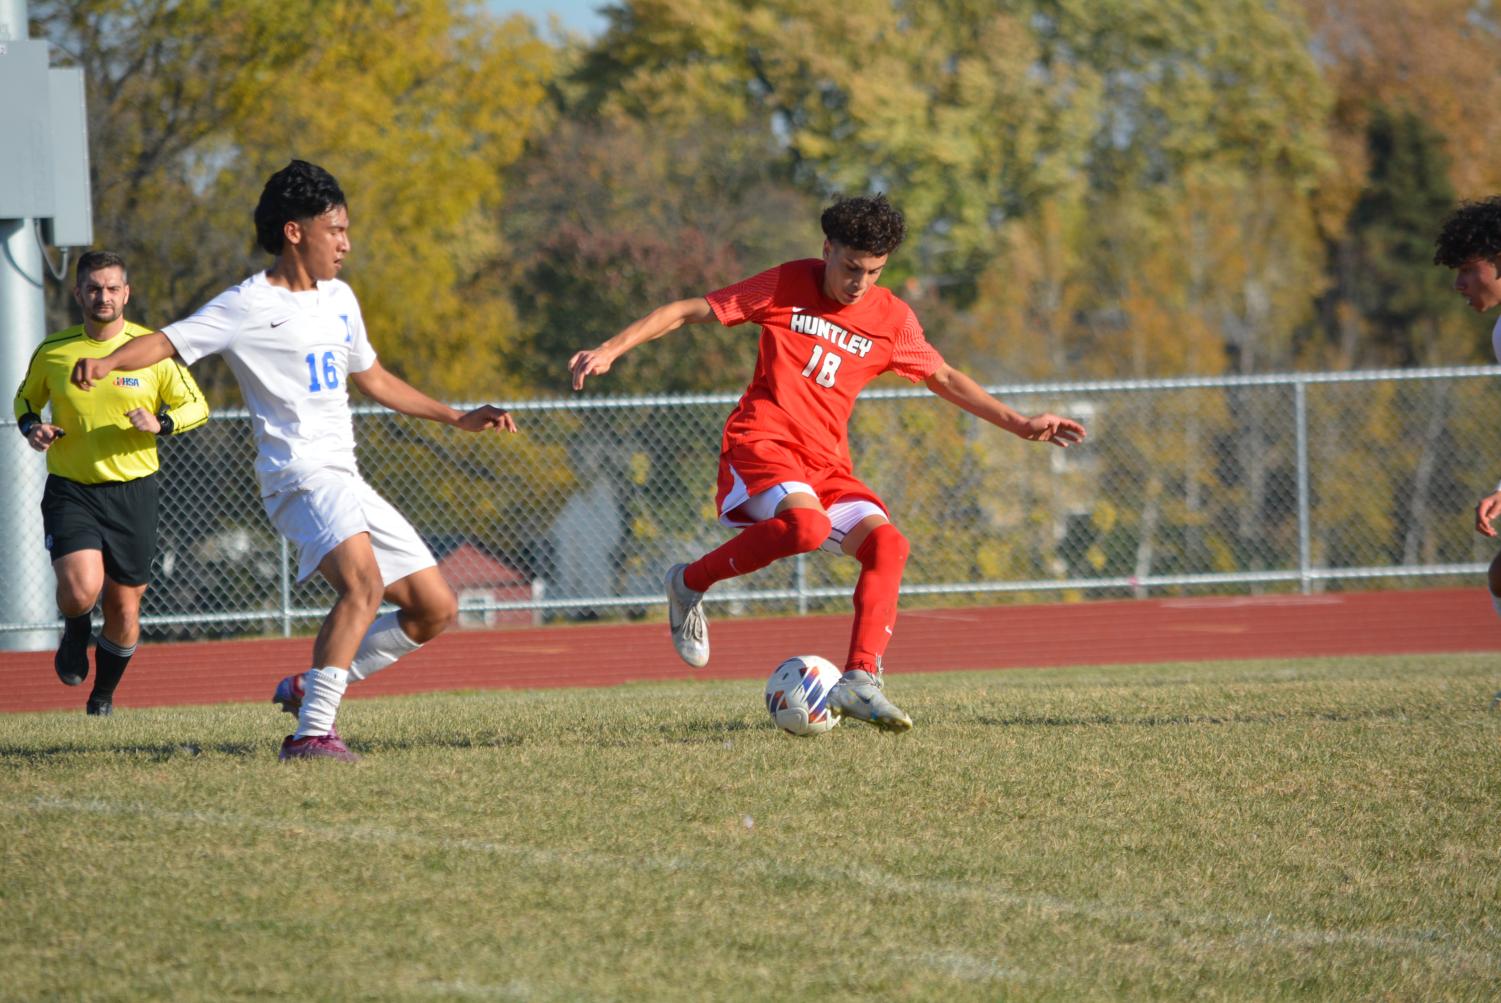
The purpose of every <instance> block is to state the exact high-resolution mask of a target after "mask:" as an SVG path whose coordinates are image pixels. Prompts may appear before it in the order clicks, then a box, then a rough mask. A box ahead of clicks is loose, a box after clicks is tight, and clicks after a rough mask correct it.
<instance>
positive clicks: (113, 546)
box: [42, 474, 157, 585]
mask: <svg viewBox="0 0 1501 1003" xmlns="http://www.w3.org/2000/svg"><path fill="white" fill-rule="evenodd" d="M156 510H157V476H156V475H155V474H150V475H148V476H146V477H138V478H136V479H135V480H133V481H108V482H105V483H103V484H80V483H78V482H77V481H70V480H68V479H67V478H66V477H58V476H57V475H56V474H49V475H47V487H46V489H45V490H44V491H43V492H42V527H43V528H44V529H45V530H46V531H47V551H48V552H49V553H50V554H51V555H52V559H53V560H54V561H55V560H57V559H58V558H59V557H63V556H65V555H67V554H72V553H75V552H77V551H80V550H100V551H103V552H104V573H105V574H107V575H109V576H110V578H112V579H113V580H114V581H116V582H118V583H119V584H121V585H145V584H146V583H147V582H148V581H149V580H150V578H151V559H152V558H153V557H155V556H156Z"/></svg>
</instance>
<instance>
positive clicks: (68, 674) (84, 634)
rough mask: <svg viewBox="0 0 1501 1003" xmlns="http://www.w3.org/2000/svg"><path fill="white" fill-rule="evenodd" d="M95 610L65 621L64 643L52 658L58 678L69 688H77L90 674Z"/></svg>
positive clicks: (66, 618)
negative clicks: (91, 635)
mask: <svg viewBox="0 0 1501 1003" xmlns="http://www.w3.org/2000/svg"><path fill="white" fill-rule="evenodd" d="M93 613H94V611H93V610H89V611H88V612H86V613H80V614H78V615H77V616H70V617H65V618H64V620H63V637H62V642H61V643H60V644H58V646H57V654H56V655H54V656H53V658H52V667H53V668H55V669H56V670H57V678H59V679H61V680H62V681H63V682H64V683H67V684H68V685H69V686H77V685H79V684H80V683H82V682H83V681H84V679H86V678H88V674H89V635H90V634H91V633H92V632H93V629H94V625H93V623H92V619H91V618H92V617H93Z"/></svg>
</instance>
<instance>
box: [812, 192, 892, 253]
mask: <svg viewBox="0 0 1501 1003" xmlns="http://www.w3.org/2000/svg"><path fill="white" fill-rule="evenodd" d="M819 222H821V223H822V224H823V235H824V236H825V237H828V238H829V239H830V240H831V241H833V242H834V243H836V244H843V245H844V246H845V247H848V248H850V249H851V250H855V251H864V252H865V253H867V254H890V253H891V252H892V251H894V250H896V249H897V247H898V246H899V245H900V244H901V242H902V240H903V238H905V237H906V236H907V221H906V220H905V219H903V218H902V211H901V210H900V209H898V208H897V207H896V206H894V205H892V204H891V203H890V202H888V201H886V196H885V195H884V194H881V195H873V196H865V195H857V196H855V197H853V198H839V199H836V200H835V202H834V204H833V205H831V206H829V207H828V208H827V209H825V210H824V211H823V217H822V218H821V219H820V221H819Z"/></svg>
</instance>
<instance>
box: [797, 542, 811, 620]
mask: <svg viewBox="0 0 1501 1003" xmlns="http://www.w3.org/2000/svg"><path fill="white" fill-rule="evenodd" d="M807 556H808V555H807V554H798V555H797V570H796V572H795V574H796V576H797V615H798V616H806V615H807V613H808V565H807V561H806V560H805V558H806V557H807Z"/></svg>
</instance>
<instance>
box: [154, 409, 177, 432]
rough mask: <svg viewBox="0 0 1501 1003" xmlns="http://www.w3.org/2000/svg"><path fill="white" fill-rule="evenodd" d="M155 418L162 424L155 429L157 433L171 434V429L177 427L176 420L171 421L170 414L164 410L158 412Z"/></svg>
mask: <svg viewBox="0 0 1501 1003" xmlns="http://www.w3.org/2000/svg"><path fill="white" fill-rule="evenodd" d="M156 420H157V421H159V422H161V425H162V427H161V428H159V429H157V432H156V434H157V435H171V434H172V430H173V429H174V428H176V427H177V422H175V421H173V420H172V416H171V415H170V414H168V413H167V412H165V411H163V412H161V413H160V414H158V415H157V416H156Z"/></svg>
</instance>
